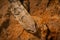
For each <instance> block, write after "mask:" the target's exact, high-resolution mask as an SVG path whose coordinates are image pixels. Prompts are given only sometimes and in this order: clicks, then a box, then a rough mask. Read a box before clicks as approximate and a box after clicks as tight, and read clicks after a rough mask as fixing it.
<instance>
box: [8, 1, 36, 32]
mask: <svg viewBox="0 0 60 40" xmlns="http://www.w3.org/2000/svg"><path fill="white" fill-rule="evenodd" d="M9 2H10V11H11V13H12V14H13V15H14V17H15V19H16V20H17V21H18V22H19V23H20V24H21V25H22V27H23V28H24V29H25V30H27V31H28V32H30V33H35V32H36V28H35V27H36V26H35V22H34V20H33V18H32V17H31V16H30V14H29V13H28V12H27V11H26V9H25V8H24V7H23V5H22V4H21V3H20V2H19V0H9Z"/></svg>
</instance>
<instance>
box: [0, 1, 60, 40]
mask: <svg viewBox="0 0 60 40" xmlns="http://www.w3.org/2000/svg"><path fill="white" fill-rule="evenodd" d="M23 1H25V2H23V5H24V6H25V8H26V9H27V11H28V12H29V13H30V15H31V16H32V18H33V19H34V20H35V22H36V28H37V33H34V34H32V33H29V32H27V31H26V30H24V28H22V26H21V25H20V24H19V22H18V21H16V20H15V18H14V16H13V15H12V14H10V13H9V12H7V10H8V6H9V2H8V0H0V40H60V3H59V2H60V1H59V0H29V2H28V0H23ZM26 4H27V5H28V4H29V6H26Z"/></svg>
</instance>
